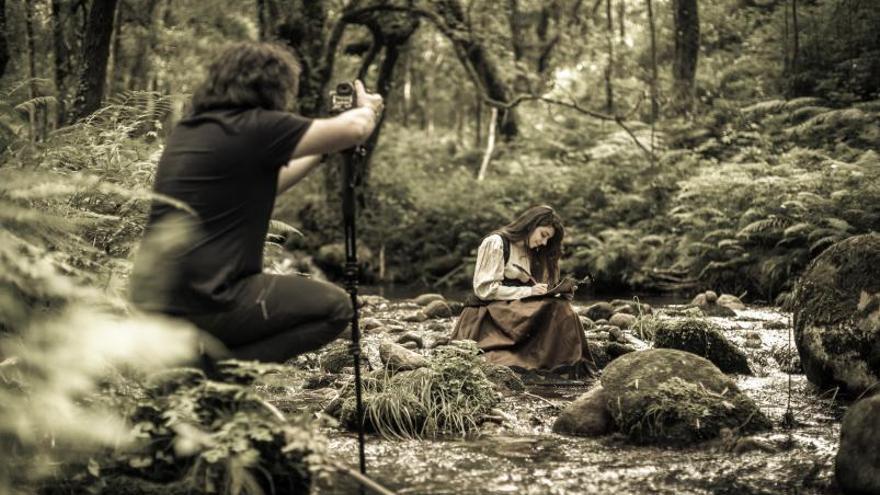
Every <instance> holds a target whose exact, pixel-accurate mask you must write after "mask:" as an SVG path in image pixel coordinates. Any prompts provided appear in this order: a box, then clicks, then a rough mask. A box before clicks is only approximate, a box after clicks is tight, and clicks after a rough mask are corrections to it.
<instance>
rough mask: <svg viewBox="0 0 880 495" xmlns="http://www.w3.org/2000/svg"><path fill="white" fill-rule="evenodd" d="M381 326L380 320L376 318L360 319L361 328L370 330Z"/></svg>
mask: <svg viewBox="0 0 880 495" xmlns="http://www.w3.org/2000/svg"><path fill="white" fill-rule="evenodd" d="M381 326H382V322H381V321H379V320H378V319H376V318H364V319H362V320H361V328H363V329H364V330H372V329H374V328H379V327H381Z"/></svg>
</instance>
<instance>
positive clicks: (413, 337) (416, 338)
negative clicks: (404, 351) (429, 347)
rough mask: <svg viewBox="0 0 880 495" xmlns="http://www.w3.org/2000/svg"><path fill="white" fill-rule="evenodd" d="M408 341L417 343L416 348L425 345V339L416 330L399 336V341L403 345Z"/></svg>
mask: <svg viewBox="0 0 880 495" xmlns="http://www.w3.org/2000/svg"><path fill="white" fill-rule="evenodd" d="M407 342H411V343H413V344H415V346H416V348H418V349H421V348H423V347H425V341H424V340H423V339H422V337H421V336H420V335H419V334H417V333H415V332H406V333H405V334H403V335H401V336H400V337H398V338H397V343H398V344H400V345H403V344H405V343H407Z"/></svg>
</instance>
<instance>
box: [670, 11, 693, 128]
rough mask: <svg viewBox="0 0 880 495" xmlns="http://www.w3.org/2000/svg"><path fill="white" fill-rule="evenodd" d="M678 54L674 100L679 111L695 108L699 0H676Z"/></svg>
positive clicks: (675, 66) (688, 110)
mask: <svg viewBox="0 0 880 495" xmlns="http://www.w3.org/2000/svg"><path fill="white" fill-rule="evenodd" d="M672 8H673V25H674V29H675V54H674V58H673V64H672V76H673V85H674V89H673V100H674V101H675V106H676V110H677V111H678V113H679V114H689V113H691V112H692V111H693V109H694V90H695V88H694V79H695V76H696V74H697V59H698V56H699V53H700V19H699V13H698V12H697V0H673V2H672Z"/></svg>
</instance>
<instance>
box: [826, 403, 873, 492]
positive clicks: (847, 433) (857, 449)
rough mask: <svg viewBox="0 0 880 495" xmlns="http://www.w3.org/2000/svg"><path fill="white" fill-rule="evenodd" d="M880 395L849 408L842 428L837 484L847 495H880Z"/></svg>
mask: <svg viewBox="0 0 880 495" xmlns="http://www.w3.org/2000/svg"><path fill="white" fill-rule="evenodd" d="M878 446H880V395H874V396H873V397H869V398H867V399H862V400H860V401H859V402H857V403H856V404H854V405H853V406H851V407H850V408H849V411H847V412H846V415H845V416H844V417H843V423H842V424H841V427H840V448H839V449H838V451H837V458H836V459H835V462H834V475H835V477H836V478H837V484H838V485H840V488H841V489H842V490H843V493H846V494H868V493H873V494H876V493H880V448H878Z"/></svg>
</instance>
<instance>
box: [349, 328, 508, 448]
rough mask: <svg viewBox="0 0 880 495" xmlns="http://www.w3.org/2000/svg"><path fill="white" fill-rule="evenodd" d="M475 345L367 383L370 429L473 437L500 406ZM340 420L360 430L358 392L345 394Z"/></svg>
mask: <svg viewBox="0 0 880 495" xmlns="http://www.w3.org/2000/svg"><path fill="white" fill-rule="evenodd" d="M478 352H479V350H478V349H477V347H476V346H475V345H470V346H468V345H458V346H445V347H442V348H440V349H438V350H437V351H436V352H435V353H434V355H433V356H431V358H430V361H429V365H428V366H427V367H424V368H419V369H416V370H412V371H403V372H399V373H396V374H391V373H390V372H388V371H387V370H386V372H385V373H384V374H382V375H379V376H374V377H368V378H367V379H365V380H364V396H363V400H364V425H365V427H367V429H369V430H372V431H374V432H376V433H378V434H380V435H382V436H383V437H386V438H401V439H411V438H435V437H440V436H461V437H465V436H467V435H469V434H471V433H472V432H473V431H474V430H476V429H477V427H478V426H479V423H480V420H481V418H482V417H483V416H484V415H486V414H487V413H488V412H489V410H490V409H492V408H493V407H494V406H495V405H496V404H497V402H498V396H497V395H496V393H495V391H494V386H493V384H492V382H491V381H489V379H488V378H487V377H486V375H485V373H484V372H483V368H482V366H481V363H480V361H479V357H478ZM343 396H344V399H343V402H342V407H341V410H340V412H339V416H340V417H341V419H342V422H343V423H344V424H346V425H348V426H349V427H352V428H353V427H356V425H357V422H356V411H355V405H356V404H355V397H354V390H353V389H351V388H349V389H348V390H346V391H344V392H343Z"/></svg>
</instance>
